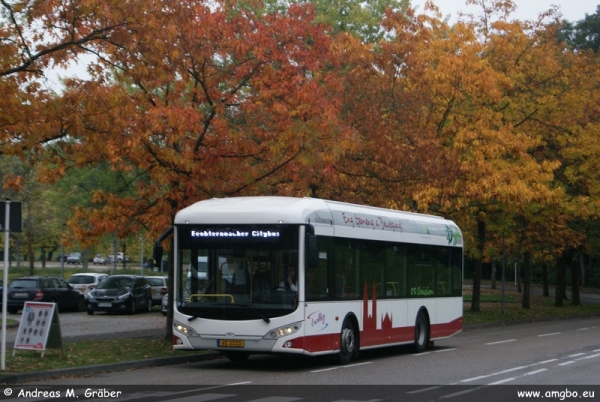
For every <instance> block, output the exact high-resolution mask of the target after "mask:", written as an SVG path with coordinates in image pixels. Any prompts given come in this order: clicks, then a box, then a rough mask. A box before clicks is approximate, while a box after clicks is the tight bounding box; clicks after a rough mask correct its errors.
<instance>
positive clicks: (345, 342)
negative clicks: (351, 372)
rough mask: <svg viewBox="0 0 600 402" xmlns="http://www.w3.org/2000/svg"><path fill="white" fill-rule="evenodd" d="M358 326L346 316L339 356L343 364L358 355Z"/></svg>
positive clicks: (341, 334)
mask: <svg viewBox="0 0 600 402" xmlns="http://www.w3.org/2000/svg"><path fill="white" fill-rule="evenodd" d="M356 340H357V339H356V327H355V326H354V324H353V323H352V320H351V319H349V318H346V319H345V320H344V324H343V325H342V332H341V333H340V351H339V353H338V358H339V361H340V363H341V364H348V363H350V362H351V361H352V359H353V358H355V357H356V356H357V352H358V348H357V346H358V344H357V342H356Z"/></svg>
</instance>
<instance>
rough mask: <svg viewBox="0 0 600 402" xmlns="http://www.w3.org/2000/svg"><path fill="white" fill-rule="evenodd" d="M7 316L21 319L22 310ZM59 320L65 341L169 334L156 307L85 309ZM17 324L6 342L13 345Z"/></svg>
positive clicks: (63, 315) (60, 317)
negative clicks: (131, 312)
mask: <svg viewBox="0 0 600 402" xmlns="http://www.w3.org/2000/svg"><path fill="white" fill-rule="evenodd" d="M7 318H9V319H12V320H17V321H20V319H21V313H19V314H8V315H7ZM58 320H59V324H60V331H61V336H62V339H63V342H67V341H68V340H69V339H72V340H79V339H103V338H118V337H128V336H146V335H147V336H155V335H156V336H158V335H164V334H165V328H166V326H165V324H166V318H165V317H164V316H163V315H162V314H161V313H160V309H159V308H158V307H155V308H154V310H153V311H152V312H151V313H137V314H134V315H127V314H106V313H96V314H94V315H87V314H86V313H85V312H81V313H78V312H65V313H59V315H58ZM16 335H17V327H16V326H15V327H14V328H8V329H7V331H6V344H7V346H8V347H10V345H12V343H13V342H14V340H15V338H16Z"/></svg>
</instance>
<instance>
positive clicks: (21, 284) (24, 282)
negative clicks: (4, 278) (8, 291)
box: [9, 279, 38, 289]
mask: <svg viewBox="0 0 600 402" xmlns="http://www.w3.org/2000/svg"><path fill="white" fill-rule="evenodd" d="M9 286H10V287H11V288H25V289H36V288H37V287H38V283H37V281H36V280H33V279H15V280H14V281H12V282H11V283H10V285H9Z"/></svg>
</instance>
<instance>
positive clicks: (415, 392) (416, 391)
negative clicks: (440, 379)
mask: <svg viewBox="0 0 600 402" xmlns="http://www.w3.org/2000/svg"><path fill="white" fill-rule="evenodd" d="M438 388H442V387H441V386H437V387H429V388H423V389H417V390H415V391H409V392H407V394H419V393H421V392H427V391H433V390H434V389H438Z"/></svg>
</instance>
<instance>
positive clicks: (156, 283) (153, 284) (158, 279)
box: [146, 276, 167, 306]
mask: <svg viewBox="0 0 600 402" xmlns="http://www.w3.org/2000/svg"><path fill="white" fill-rule="evenodd" d="M146 280H147V281H148V284H149V285H150V288H151V289H152V305H153V306H158V305H160V303H161V302H162V299H163V296H164V295H166V294H167V277H166V276H146Z"/></svg>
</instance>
